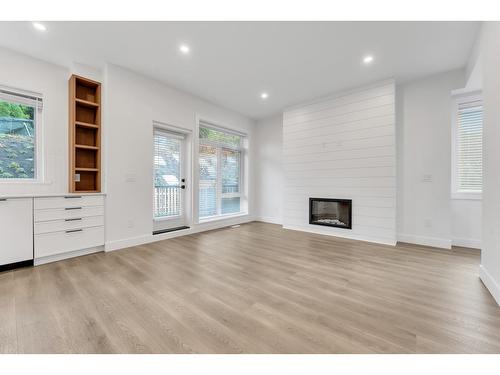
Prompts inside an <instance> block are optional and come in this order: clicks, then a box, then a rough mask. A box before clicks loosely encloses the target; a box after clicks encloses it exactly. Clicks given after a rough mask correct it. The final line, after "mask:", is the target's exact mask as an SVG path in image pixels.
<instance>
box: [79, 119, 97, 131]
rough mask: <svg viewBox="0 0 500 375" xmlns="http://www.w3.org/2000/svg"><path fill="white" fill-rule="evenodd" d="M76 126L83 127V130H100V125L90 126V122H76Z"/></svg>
mask: <svg viewBox="0 0 500 375" xmlns="http://www.w3.org/2000/svg"><path fill="white" fill-rule="evenodd" d="M75 125H76V126H81V127H82V128H91V129H99V125H96V124H90V123H88V122H83V121H75Z"/></svg>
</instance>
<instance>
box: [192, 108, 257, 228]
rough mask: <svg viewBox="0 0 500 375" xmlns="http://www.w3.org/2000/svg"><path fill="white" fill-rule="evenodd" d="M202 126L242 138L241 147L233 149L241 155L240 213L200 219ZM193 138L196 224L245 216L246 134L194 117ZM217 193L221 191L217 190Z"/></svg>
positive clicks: (194, 211) (215, 143)
mask: <svg viewBox="0 0 500 375" xmlns="http://www.w3.org/2000/svg"><path fill="white" fill-rule="evenodd" d="M203 125H208V126H209V127H211V128H213V129H216V130H220V131H224V132H229V133H233V134H237V135H239V136H241V137H243V138H244V140H243V144H242V145H241V147H240V148H235V149H238V150H239V151H240V152H241V154H240V192H239V193H238V196H239V197H240V209H241V211H240V212H235V213H230V214H220V215H213V216H206V217H202V218H200V212H199V208H200V202H199V198H200V197H199V187H200V179H199V151H200V127H202V126H203ZM193 138H194V150H193V151H194V152H193V160H194V161H195V163H196V164H195V168H194V171H193V172H194V173H193V183H194V184H193V187H194V189H193V192H194V194H193V198H194V199H193V214H194V218H195V222H196V224H203V223H208V222H214V221H219V220H227V219H231V218H237V217H242V216H247V215H248V214H249V213H248V206H249V204H248V203H247V204H245V203H246V202H248V188H247V185H248V184H247V181H246V180H245V179H244V178H245V164H246V163H245V160H246V156H247V154H248V134H246V133H244V132H241V131H239V130H236V129H233V128H231V127H226V126H221V125H218V122H217V121H213V120H210V119H208V118H206V117H202V116H199V115H196V134H195V136H194V137H193ZM201 144H207V145H209V144H212V145H213V146H216V147H221V146H222V145H220V144H217V142H210V141H208V142H203V143H201ZM224 148H227V149H231V147H230V146H228V145H224ZM219 154H220V153H219V152H217V155H218V158H219ZM219 162H220V160H218V165H219ZM217 190H218V191H222V189H220V190H219V189H217ZM228 194H229V195H231V194H232V193H226V194H224V197H229V195H228ZM220 202H221V200H220V199H219V197H218V198H217V205H220ZM241 205H242V206H241Z"/></svg>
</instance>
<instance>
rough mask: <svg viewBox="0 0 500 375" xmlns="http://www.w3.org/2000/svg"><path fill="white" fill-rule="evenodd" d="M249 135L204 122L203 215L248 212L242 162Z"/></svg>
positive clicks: (201, 149)
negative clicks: (245, 210) (245, 203)
mask: <svg viewBox="0 0 500 375" xmlns="http://www.w3.org/2000/svg"><path fill="white" fill-rule="evenodd" d="M244 144H245V136H244V135H243V134H239V133H236V132H231V131H229V130H222V129H219V128H216V127H213V126H212V125H208V124H205V123H200V133H199V154H198V156H199V217H200V219H204V218H205V219H206V218H210V217H217V216H220V215H230V214H237V213H240V212H243V211H244V207H243V206H244V204H243V194H242V191H243V188H242V186H243V185H242V176H243V173H242V172H243V171H242V165H243V163H242V161H243V153H244Z"/></svg>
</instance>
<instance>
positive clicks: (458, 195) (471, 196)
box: [451, 91, 483, 200]
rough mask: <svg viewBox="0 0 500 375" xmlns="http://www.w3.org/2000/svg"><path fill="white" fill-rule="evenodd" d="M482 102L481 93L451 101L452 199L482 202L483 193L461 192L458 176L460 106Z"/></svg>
mask: <svg viewBox="0 0 500 375" xmlns="http://www.w3.org/2000/svg"><path fill="white" fill-rule="evenodd" d="M476 100H482V96H481V92H480V91H475V92H468V93H460V94H457V95H453V96H452V101H451V199H457V200H460V199H461V200H481V199H482V198H483V192H482V191H478V192H473V191H461V190H459V189H458V174H457V159H458V156H457V142H458V141H457V136H458V128H457V121H458V105H459V104H460V103H464V102H470V101H476Z"/></svg>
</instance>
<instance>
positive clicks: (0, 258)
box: [0, 198, 33, 267]
mask: <svg viewBox="0 0 500 375" xmlns="http://www.w3.org/2000/svg"><path fill="white" fill-rule="evenodd" d="M30 260H33V199H32V198H0V267H1V266H4V265H7V264H12V263H18V262H24V261H30Z"/></svg>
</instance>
